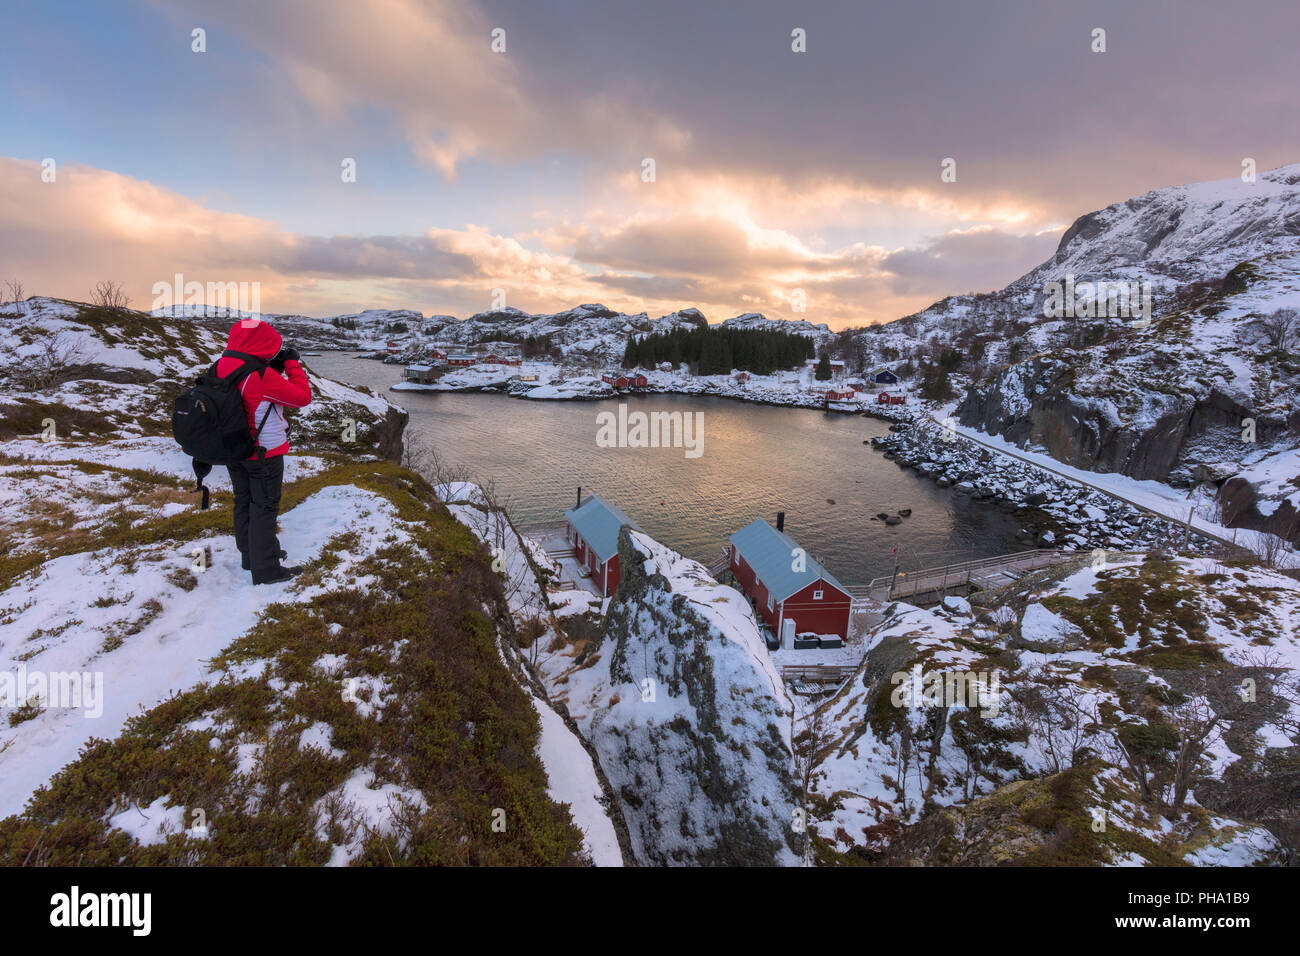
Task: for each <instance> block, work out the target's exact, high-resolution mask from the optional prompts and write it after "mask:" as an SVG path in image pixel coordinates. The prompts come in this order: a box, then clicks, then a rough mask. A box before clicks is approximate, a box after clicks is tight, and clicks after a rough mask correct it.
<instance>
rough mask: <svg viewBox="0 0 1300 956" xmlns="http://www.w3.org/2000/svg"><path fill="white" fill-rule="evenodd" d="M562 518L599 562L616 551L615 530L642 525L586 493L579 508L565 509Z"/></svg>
mask: <svg viewBox="0 0 1300 956" xmlns="http://www.w3.org/2000/svg"><path fill="white" fill-rule="evenodd" d="M564 517H565V518H566V519H567V520H568V522H569V524H571V525H572V526H573V527H574V529H575V530H576V531H577V532H578V534H580V535H581V536H582V540H583V541H586V542H587V546H588V547H589V548H591V550H592V551H594V552H595V553H596V557H597V558H599V559H600V561H601V563H602V564H604V563H605V562H606V561H608V560H609V559H610V558H612V557H613V556H614V555H616V554H618V532H619V529H620V528H622V527H623V525H625V524H626V525H631V526H632V528H633V529H635V530H637V531H640V530H641V526H640V525H638V524H637V523H636V522H635V521H633V520H632V519H631V518H629V517H628V516H627V515H625V514H623V512H622V511H620V510H619V509H618V508H616V507H614V506H613V505H611V504H610V503H609V502H608V501H605V500H604V499H602V498H598V497H596V496H595V495H588V496H587V497H586V498H585V499H583V502H582V504H580V505H578V507H576V508H570V509H569V510H568V511H566V512H565V513H564Z"/></svg>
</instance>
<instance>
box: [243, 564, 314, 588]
mask: <svg viewBox="0 0 1300 956" xmlns="http://www.w3.org/2000/svg"><path fill="white" fill-rule="evenodd" d="M302 572H303V567H302V565H300V564H295V565H293V566H292V567H288V568H277V569H276V570H275V571H272V572H271V573H270V574H267V575H263V576H261V577H259V576H258V575H256V574H255V575H253V583H254V584H280V583H282V582H284V581H291V580H293V579H294V578H296V577H297V576H298V575H300V574H302Z"/></svg>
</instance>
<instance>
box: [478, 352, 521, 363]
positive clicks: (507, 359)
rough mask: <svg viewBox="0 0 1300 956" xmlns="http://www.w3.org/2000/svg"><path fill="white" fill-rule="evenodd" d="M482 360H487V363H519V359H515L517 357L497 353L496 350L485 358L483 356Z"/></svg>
mask: <svg viewBox="0 0 1300 956" xmlns="http://www.w3.org/2000/svg"><path fill="white" fill-rule="evenodd" d="M483 361H484V362H487V363H488V364H489V365H518V364H520V363H519V359H517V358H513V357H511V356H509V355H498V354H497V353H496V352H493V353H491V354H490V355H489V356H488V357H487V358H485V359H484V360H483Z"/></svg>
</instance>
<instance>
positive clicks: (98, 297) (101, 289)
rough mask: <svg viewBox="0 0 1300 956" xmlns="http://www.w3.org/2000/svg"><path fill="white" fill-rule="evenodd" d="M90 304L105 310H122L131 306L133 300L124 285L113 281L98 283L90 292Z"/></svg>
mask: <svg viewBox="0 0 1300 956" xmlns="http://www.w3.org/2000/svg"><path fill="white" fill-rule="evenodd" d="M90 304H91V305H97V306H99V307H100V308H103V309H113V310H121V309H126V308H127V307H129V306H130V305H131V299H130V297H129V296H128V295H127V294H126V290H125V289H123V288H122V283H120V282H116V281H114V280H112V279H105V280H104V281H102V282H96V283H95V285H94V287H92V288H91V290H90Z"/></svg>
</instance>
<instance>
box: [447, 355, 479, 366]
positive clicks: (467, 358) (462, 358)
mask: <svg viewBox="0 0 1300 956" xmlns="http://www.w3.org/2000/svg"><path fill="white" fill-rule="evenodd" d="M476 362H478V358H477V357H476V356H473V355H448V356H447V364H448V365H451V366H453V367H457V368H463V367H464V366H467V365H474V364H475V363H476Z"/></svg>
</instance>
